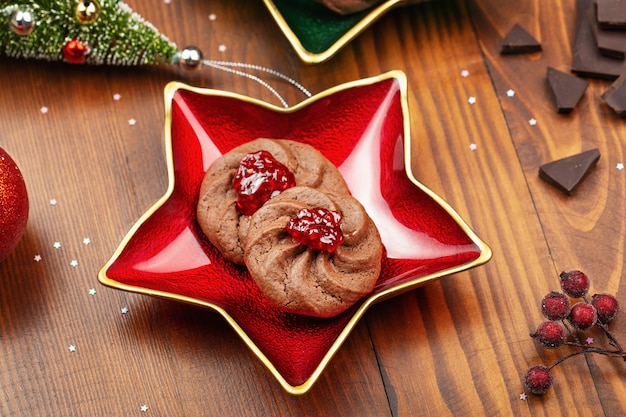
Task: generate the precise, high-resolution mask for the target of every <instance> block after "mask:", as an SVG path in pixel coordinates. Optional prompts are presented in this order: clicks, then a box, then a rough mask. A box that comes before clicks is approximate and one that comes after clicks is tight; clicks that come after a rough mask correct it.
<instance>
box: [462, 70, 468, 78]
mask: <svg viewBox="0 0 626 417" xmlns="http://www.w3.org/2000/svg"><path fill="white" fill-rule="evenodd" d="M468 76H469V71H468V70H466V69H464V70H463V71H461V77H463V78H467V77H468Z"/></svg>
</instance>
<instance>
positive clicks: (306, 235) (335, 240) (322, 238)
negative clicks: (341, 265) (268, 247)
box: [286, 207, 344, 253]
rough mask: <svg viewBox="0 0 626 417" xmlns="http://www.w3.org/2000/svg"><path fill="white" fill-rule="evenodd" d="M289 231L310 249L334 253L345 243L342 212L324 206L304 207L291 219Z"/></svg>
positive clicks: (295, 238) (288, 224) (288, 226)
mask: <svg viewBox="0 0 626 417" xmlns="http://www.w3.org/2000/svg"><path fill="white" fill-rule="evenodd" d="M286 230H287V233H289V234H290V235H291V236H292V237H293V239H294V240H295V241H296V242H298V243H302V244H303V245H306V246H307V247H308V248H310V249H314V250H323V251H326V252H329V253H332V252H334V251H335V249H337V247H338V246H339V245H341V244H342V243H343V240H344V237H343V232H342V231H341V214H340V213H338V212H336V211H332V210H327V209H325V208H322V207H316V208H311V209H308V208H304V209H302V210H300V211H299V212H298V215H297V216H295V217H292V218H291V219H289V222H288V223H287V226H286Z"/></svg>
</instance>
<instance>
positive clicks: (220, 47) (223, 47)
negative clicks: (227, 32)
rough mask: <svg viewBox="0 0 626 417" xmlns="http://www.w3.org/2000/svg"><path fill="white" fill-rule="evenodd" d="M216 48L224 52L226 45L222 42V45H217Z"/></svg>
mask: <svg viewBox="0 0 626 417" xmlns="http://www.w3.org/2000/svg"><path fill="white" fill-rule="evenodd" d="M217 50H218V51H220V52H225V51H226V45H224V44H222V45H220V46H218V47H217Z"/></svg>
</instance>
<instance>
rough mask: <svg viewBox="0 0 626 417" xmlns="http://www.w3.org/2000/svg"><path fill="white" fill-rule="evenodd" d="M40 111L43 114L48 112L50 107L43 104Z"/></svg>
mask: <svg viewBox="0 0 626 417" xmlns="http://www.w3.org/2000/svg"><path fill="white" fill-rule="evenodd" d="M39 111H40V112H41V114H46V113H48V108H47V107H46V106H42V107H41V108H40V109H39Z"/></svg>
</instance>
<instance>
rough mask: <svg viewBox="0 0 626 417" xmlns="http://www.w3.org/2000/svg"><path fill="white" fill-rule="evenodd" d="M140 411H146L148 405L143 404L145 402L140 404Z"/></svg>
mask: <svg viewBox="0 0 626 417" xmlns="http://www.w3.org/2000/svg"><path fill="white" fill-rule="evenodd" d="M141 411H143V412H144V413H145V412H146V411H148V406H147V405H145V404H144V405H142V406H141Z"/></svg>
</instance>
